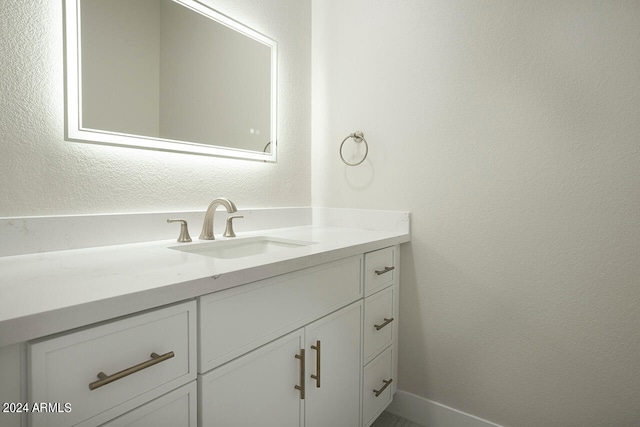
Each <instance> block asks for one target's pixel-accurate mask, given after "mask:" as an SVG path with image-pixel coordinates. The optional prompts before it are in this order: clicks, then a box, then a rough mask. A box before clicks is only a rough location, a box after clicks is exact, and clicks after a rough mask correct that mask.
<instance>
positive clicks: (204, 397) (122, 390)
mask: <svg viewBox="0 0 640 427" xmlns="http://www.w3.org/2000/svg"><path fill="white" fill-rule="evenodd" d="M351 253H353V252H351ZM398 267H399V246H391V247H387V248H384V249H380V250H375V251H373V252H368V253H364V254H360V255H356V256H349V257H346V258H343V259H338V260H336V261H331V262H326V263H323V264H320V265H316V266H313V267H308V268H303V269H299V270H297V271H293V272H289V273H286V274H282V275H278V276H275V277H270V278H267V279H263V280H259V281H255V282H252V283H247V284H244V285H241V286H235V287H232V288H229V289H225V290H221V291H217V292H213V293H209V294H205V295H200V296H198V297H197V298H196V299H191V300H187V301H183V302H178V303H174V304H172V305H168V306H163V307H160V308H156V309H152V310H148V311H145V312H142V313H136V314H132V315H129V316H125V317H122V318H118V319H114V320H111V321H106V322H102V323H99V324H94V325H89V326H85V327H82V328H78V329H74V330H72V331H68V332H63V333H59V334H56V335H52V336H47V337H44V338H39V339H36V340H32V341H28V342H26V343H21V344H15V345H12V346H9V347H4V348H0V375H1V376H2V377H3V380H6V381H3V382H2V383H0V397H2V398H3V399H6V400H11V401H14V402H25V403H26V402H28V403H29V404H31V405H32V404H34V403H41V404H46V405H47V408H46V410H45V411H41V412H40V413H33V412H32V411H30V412H29V413H22V414H20V415H16V414H0V425H2V426H3V427H4V426H5V425H8V426H10V427H27V426H28V427H70V426H80V427H90V426H91V427H98V426H105V427H150V426H158V425H159V426H164V425H167V426H171V427H220V426H224V427H234V426H237V427H247V426H257V425H260V426H267V427H268V426H274V427H289V426H291V427H327V426H341V427H368V426H370V425H371V423H372V422H373V421H374V420H375V418H376V417H377V416H378V415H379V414H380V413H381V412H382V411H383V410H384V409H385V408H386V407H387V406H388V405H389V403H391V399H392V397H393V394H394V393H395V390H396V385H397V384H396V378H397V331H398V328H397V327H398V322H397V320H398V282H399V268H398ZM238 274H240V272H239V273H238ZM216 279H217V278H213V279H212V280H216ZM69 409H70V410H69Z"/></svg>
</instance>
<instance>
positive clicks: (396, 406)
mask: <svg viewBox="0 0 640 427" xmlns="http://www.w3.org/2000/svg"><path fill="white" fill-rule="evenodd" d="M387 412H391V413H392V414H395V415H398V416H400V417H402V418H406V419H407V420H410V421H413V422H414V423H418V424H421V425H423V426H425V427H502V426H500V425H498V424H495V423H492V422H490V421H487V420H483V419H482V418H478V417H476V416H474V415H470V414H467V413H464V412H461V411H458V410H457V409H453V408H450V407H448V406H445V405H442V404H440V403H437V402H434V401H432V400H429V399H425V398H424V397H420V396H417V395H415V394H412V393H409V392H406V391H402V390H398V391H397V392H396V394H395V396H394V398H393V402H391V405H389V407H388V408H387Z"/></svg>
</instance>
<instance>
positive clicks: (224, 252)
mask: <svg viewBox="0 0 640 427" xmlns="http://www.w3.org/2000/svg"><path fill="white" fill-rule="evenodd" d="M313 244H315V242H306V241H302V240H291V239H280V238H277V237H269V236H258V237H247V238H240V239H237V240H216V241H213V242H207V243H195V244H189V245H184V246H170V247H169V249H174V250H177V251H182V252H189V253H192V254H198V255H203V256H208V257H212V258H221V259H232V258H242V257H246V256H251V255H261V254H271V253H277V252H283V251H287V250H292V249H296V248H301V247H304V246H309V245H313Z"/></svg>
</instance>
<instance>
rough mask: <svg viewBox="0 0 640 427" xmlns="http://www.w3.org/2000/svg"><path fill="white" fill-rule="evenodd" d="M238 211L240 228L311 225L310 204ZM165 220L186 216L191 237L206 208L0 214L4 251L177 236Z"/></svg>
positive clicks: (0, 250)
mask: <svg viewBox="0 0 640 427" xmlns="http://www.w3.org/2000/svg"><path fill="white" fill-rule="evenodd" d="M225 214H226V213H225ZM218 215H219V217H218V218H217V219H218V220H217V221H216V223H215V224H214V225H215V230H214V232H215V234H217V235H219V234H222V233H223V231H224V226H225V221H224V220H223V216H224V217H225V218H226V216H225V215H224V214H223V212H222V211H220V212H218ZM234 215H243V216H244V218H242V219H238V220H236V223H235V224H234V225H235V228H236V231H256V230H263V229H270V228H283V227H297V226H303V225H309V224H311V208H308V207H291V208H257V209H239V210H238V212H237V213H235V214H234ZM167 219H185V220H187V223H188V224H189V233H190V234H191V237H192V238H193V239H197V238H198V236H199V235H200V230H201V229H202V222H203V219H204V211H181V212H180V211H178V212H176V211H173V212H153V213H118V214H95V215H60V216H32V217H13V218H0V256H10V255H24V254H33V253H40V252H52V251H61V250H67V249H82V248H89V247H95V246H110V245H121V244H127V243H139V242H148V241H154V240H168V239H175V238H177V237H178V234H179V232H180V226H179V224H168V223H167Z"/></svg>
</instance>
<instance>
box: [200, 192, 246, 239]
mask: <svg viewBox="0 0 640 427" xmlns="http://www.w3.org/2000/svg"><path fill="white" fill-rule="evenodd" d="M218 206H224V208H225V209H226V210H227V213H234V212H238V208H236V205H235V204H234V203H233V202H232V201H231V200H229V199H227V198H224V197H219V198H217V199H215V200H214V201H213V202H211V203H210V204H209V207H208V208H207V213H205V214H204V224H202V232H201V233H200V240H214V239H215V236H214V235H213V216H214V214H215V212H216V208H217V207H218Z"/></svg>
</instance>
